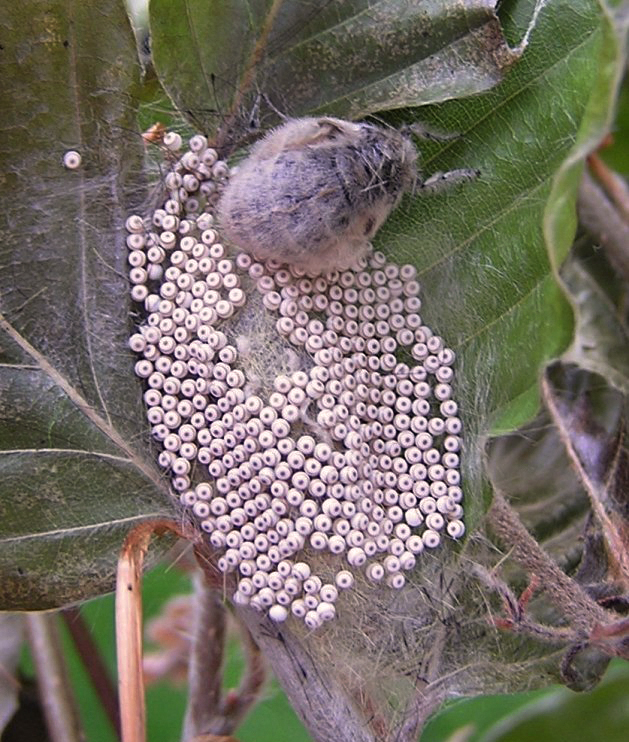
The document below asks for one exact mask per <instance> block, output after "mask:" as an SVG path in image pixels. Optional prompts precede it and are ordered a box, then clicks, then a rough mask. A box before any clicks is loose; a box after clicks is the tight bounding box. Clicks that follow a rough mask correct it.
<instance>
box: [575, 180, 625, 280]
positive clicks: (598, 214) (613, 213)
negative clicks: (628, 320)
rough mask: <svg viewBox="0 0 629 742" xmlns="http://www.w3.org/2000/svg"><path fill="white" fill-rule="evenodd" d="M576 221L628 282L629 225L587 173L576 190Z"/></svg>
mask: <svg viewBox="0 0 629 742" xmlns="http://www.w3.org/2000/svg"><path fill="white" fill-rule="evenodd" d="M579 219H580V220H581V223H582V224H583V226H584V227H585V228H586V229H587V231H588V232H589V233H590V234H591V235H592V236H593V237H594V239H595V240H597V241H598V242H600V244H601V245H602V246H603V248H604V250H605V253H606V255H607V257H608V259H609V262H610V263H611V264H612V266H613V267H614V269H615V270H616V271H617V272H618V274H619V275H620V276H621V277H622V278H623V280H624V281H629V223H627V218H626V217H625V218H623V216H622V214H621V212H620V211H619V210H618V208H616V206H615V205H614V204H613V203H612V202H611V201H609V199H608V198H607V197H606V195H605V192H604V190H603V188H602V187H601V186H600V185H599V184H598V183H597V182H596V181H595V180H594V178H592V176H591V175H589V174H588V173H587V172H586V173H585V174H584V176H583V180H582V181H581V187H580V189H579Z"/></svg>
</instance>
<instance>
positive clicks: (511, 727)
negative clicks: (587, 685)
mask: <svg viewBox="0 0 629 742" xmlns="http://www.w3.org/2000/svg"><path fill="white" fill-rule="evenodd" d="M619 670H620V668H619ZM615 675H616V676H615V677H614V676H613V675H612V677H610V678H609V679H608V680H606V682H604V683H602V684H601V685H600V687H599V688H597V689H596V690H594V691H592V692H591V693H584V694H577V693H573V692H571V691H568V690H557V691H556V692H555V693H554V694H552V695H549V696H547V697H545V698H541V699H539V700H537V701H534V702H532V703H530V704H528V706H525V707H524V708H522V709H521V710H520V711H518V712H516V713H514V714H512V715H511V716H509V717H507V718H506V719H504V720H503V721H501V722H499V723H498V724H496V726H495V727H493V728H492V729H490V730H489V731H488V732H487V733H486V734H484V735H482V736H481V738H480V740H479V742H536V741H537V740H540V739H544V740H546V739H558V740H559V739H574V740H577V739H578V740H580V741H581V742H596V740H599V739H604V740H606V742H623V741H624V740H625V739H626V737H627V728H628V727H629V705H628V704H627V686H628V678H627V672H626V671H625V672H620V671H619V672H617V673H615Z"/></svg>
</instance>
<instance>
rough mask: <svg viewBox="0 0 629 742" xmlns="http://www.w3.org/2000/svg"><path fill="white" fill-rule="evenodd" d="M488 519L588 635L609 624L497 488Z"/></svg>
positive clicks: (515, 557)
mask: <svg viewBox="0 0 629 742" xmlns="http://www.w3.org/2000/svg"><path fill="white" fill-rule="evenodd" d="M488 515H489V523H490V525H491V527H492V528H493V530H494V531H495V533H496V535H497V536H498V537H499V538H500V539H501V540H502V541H503V542H504V543H506V544H509V545H510V546H511V556H512V557H513V558H514V559H515V560H516V561H517V562H518V563H519V564H520V565H521V566H523V567H524V569H525V570H526V571H527V573H528V574H535V575H537V577H538V578H539V579H540V582H541V584H542V585H543V586H544V591H545V592H546V593H548V594H549V595H550V596H551V597H553V598H554V601H553V602H554V605H555V607H556V608H558V609H559V610H561V611H562V612H563V613H564V615H565V616H567V617H569V618H570V619H571V621H572V622H573V623H574V626H575V628H577V629H579V630H581V631H583V633H584V636H587V635H588V634H589V632H590V630H591V628H592V627H593V626H594V625H596V624H599V623H600V624H606V623H608V621H609V615H608V614H607V612H606V611H605V610H604V609H603V608H601V607H600V606H599V605H598V604H597V603H596V602H595V601H594V600H592V599H591V598H590V597H589V596H588V595H587V593H586V592H585V591H584V590H583V589H582V588H581V586H580V585H578V584H577V583H576V582H575V581H574V580H572V579H570V577H568V575H566V574H565V573H564V572H562V571H561V569H560V568H559V567H558V566H557V565H556V564H555V562H553V560H552V559H551V558H550V557H549V556H548V554H547V553H546V552H545V551H544V550H543V549H542V547H541V546H540V545H539V544H538V543H537V541H535V539H534V538H533V537H532V536H531V534H530V533H529V532H528V531H527V530H526V528H525V527H524V525H523V523H522V521H521V520H520V518H519V516H518V514H517V512H516V511H515V510H514V509H513V508H512V507H511V505H509V503H508V502H507V500H506V499H505V497H504V496H503V494H502V493H501V492H500V491H499V490H497V489H496V488H494V499H493V503H492V506H491V508H490V510H489V514H488Z"/></svg>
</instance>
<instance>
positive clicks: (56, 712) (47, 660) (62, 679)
mask: <svg viewBox="0 0 629 742" xmlns="http://www.w3.org/2000/svg"><path fill="white" fill-rule="evenodd" d="M26 631H27V635H28V641H29V645H30V649H31V653H32V655H33V660H34V662H35V667H36V669H37V684H38V688H39V697H40V701H41V704H42V706H43V709H44V715H45V717H46V725H47V727H48V733H49V735H50V739H51V740H52V742H81V741H82V740H83V739H84V736H83V734H82V731H81V725H80V722H79V715H78V712H77V709H76V705H75V702H74V698H73V695H72V689H71V686H70V680H69V678H68V672H67V667H66V664H65V661H64V658H63V650H62V647H61V637H60V634H59V625H58V623H57V616H56V614H54V613H27V614H26Z"/></svg>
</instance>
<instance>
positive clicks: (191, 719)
mask: <svg viewBox="0 0 629 742" xmlns="http://www.w3.org/2000/svg"><path fill="white" fill-rule="evenodd" d="M194 592H195V595H194V598H195V600H194V627H193V634H192V642H191V647H190V660H189V663H188V706H187V709H186V716H185V721H184V727H183V736H182V739H183V740H188V739H190V738H191V737H194V736H196V735H199V734H205V733H209V732H213V733H222V734H224V733H227V732H230V731H232V730H231V729H229V730H223V729H221V730H219V729H217V721H220V718H219V717H220V716H221V712H220V706H221V692H222V680H223V674H222V664H223V655H224V649H225V609H224V607H223V605H222V604H221V601H220V595H219V593H218V592H217V591H216V590H214V589H212V588H210V587H208V585H207V584H206V582H205V575H204V574H203V573H201V572H199V573H197V575H196V576H195V579H194Z"/></svg>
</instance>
